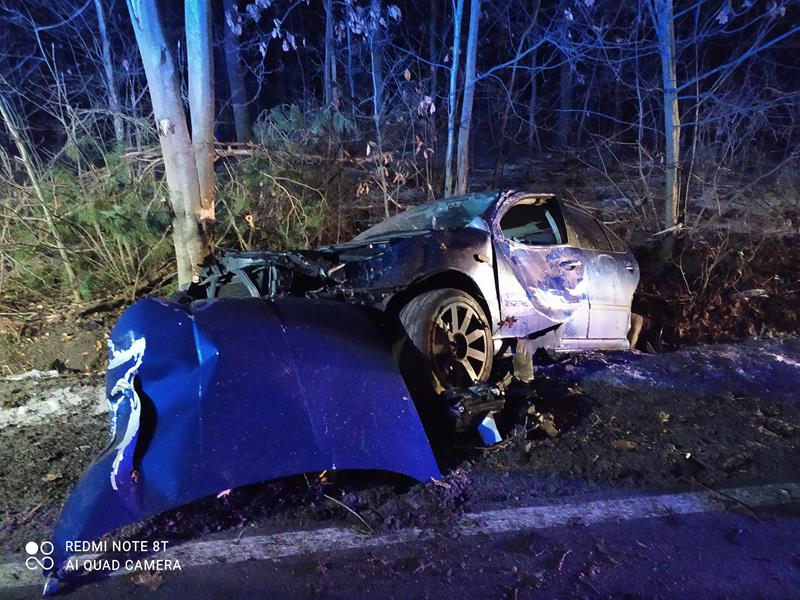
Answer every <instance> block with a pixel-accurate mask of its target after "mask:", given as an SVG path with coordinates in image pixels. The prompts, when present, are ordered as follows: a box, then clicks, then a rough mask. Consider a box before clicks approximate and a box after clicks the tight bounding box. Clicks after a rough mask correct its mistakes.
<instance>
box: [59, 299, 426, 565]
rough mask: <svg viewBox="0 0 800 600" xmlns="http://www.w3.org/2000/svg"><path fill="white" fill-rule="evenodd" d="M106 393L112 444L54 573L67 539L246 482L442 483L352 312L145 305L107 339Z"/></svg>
mask: <svg viewBox="0 0 800 600" xmlns="http://www.w3.org/2000/svg"><path fill="white" fill-rule="evenodd" d="M234 324H235V327H234V330H235V333H234V334H232V325H234ZM106 392H107V397H108V401H109V419H110V426H111V440H110V443H109V445H108V447H107V448H106V449H105V451H104V452H103V453H102V454H101V455H100V457H99V458H98V459H97V460H96V461H95V462H94V463H93V464H92V466H91V467H90V468H89V469H88V470H87V471H86V473H85V474H84V475H83V476H82V477H81V479H80V480H79V482H78V483H77V485H76V486H75V489H74V490H73V492H72V495H71V496H70V498H69V499H68V501H67V503H66V505H65V506H64V509H63V511H62V514H61V517H60V519H59V522H58V524H57V526H56V529H55V532H54V535H53V540H52V541H53V544H54V554H53V559H54V561H55V569H54V570H55V571H56V572H57V571H58V569H59V568H60V566H61V565H62V564H63V563H64V561H65V560H66V559H67V558H68V557H67V552H66V542H68V541H70V540H92V539H95V538H97V537H99V536H101V535H103V534H104V533H106V532H109V531H113V530H115V529H117V528H119V527H121V526H123V525H125V524H128V523H132V522H135V521H140V520H142V519H145V518H147V517H149V516H152V515H155V514H158V513H160V512H163V511H165V510H168V509H171V508H175V507H178V506H180V505H183V504H186V503H188V502H191V501H193V500H196V499H198V498H202V497H205V496H208V495H211V494H216V493H218V492H220V491H222V490H226V489H230V488H233V487H237V486H241V485H246V484H250V483H256V482H259V481H263V480H266V479H272V478H276V477H283V476H287V475H294V474H299V473H306V472H314V471H323V470H326V469H369V470H386V471H394V472H397V473H401V474H405V475H408V476H410V477H413V478H416V479H419V480H421V481H427V480H429V479H430V478H438V477H439V471H438V468H437V466H436V461H435V460H434V457H433V453H432V451H431V448H430V445H429V443H428V440H427V437H426V436H425V432H424V430H423V427H422V424H421V423H420V420H419V417H418V416H417V412H416V409H415V407H414V404H413V402H412V400H411V397H410V394H409V392H408V390H407V389H406V387H405V384H404V383H403V380H402V378H401V376H400V374H399V373H398V371H397V367H396V366H395V364H394V362H393V360H392V356H391V353H390V352H389V350H388V349H387V347H386V343H385V341H384V339H383V337H382V336H381V334H380V333H379V331H378V329H377V328H376V326H375V325H374V323H373V322H372V321H371V319H370V318H369V316H368V315H367V314H366V313H365V311H364V310H363V309H359V308H357V307H352V306H348V305H345V304H342V303H334V302H326V301H309V300H299V299H295V298H285V299H281V300H277V301H275V302H264V301H261V300H256V299H236V300H233V299H228V300H225V299H219V300H206V301H200V302H194V303H192V304H191V305H190V306H187V305H182V304H177V303H173V302H165V301H161V300H154V299H147V300H141V301H139V302H137V303H136V304H134V305H133V306H132V307H131V308H129V309H128V310H127V311H125V313H123V315H122V317H121V318H120V320H119V322H118V323H117V325H116V326H115V327H114V329H113V330H112V332H111V335H110V340H109V363H108V372H107V380H106ZM62 575H63V573H62Z"/></svg>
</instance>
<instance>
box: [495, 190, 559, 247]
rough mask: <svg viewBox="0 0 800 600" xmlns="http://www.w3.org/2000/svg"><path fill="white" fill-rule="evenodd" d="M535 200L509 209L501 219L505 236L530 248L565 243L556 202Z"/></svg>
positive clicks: (501, 226)
mask: <svg viewBox="0 0 800 600" xmlns="http://www.w3.org/2000/svg"><path fill="white" fill-rule="evenodd" d="M549 200H550V199H547V200H544V199H540V198H535V199H533V200H531V201H524V200H523V201H522V202H520V203H518V204H515V205H514V206H512V207H511V208H509V209H508V211H507V212H506V214H504V215H503V217H502V218H501V219H500V229H501V231H502V232H503V235H504V236H505V237H506V238H508V239H509V240H512V241H514V242H517V243H518V244H527V245H530V246H552V245H556V244H563V243H565V238H566V236H565V235H564V227H563V224H562V219H561V214H560V213H559V212H557V205H556V204H555V201H552V202H550V201H549Z"/></svg>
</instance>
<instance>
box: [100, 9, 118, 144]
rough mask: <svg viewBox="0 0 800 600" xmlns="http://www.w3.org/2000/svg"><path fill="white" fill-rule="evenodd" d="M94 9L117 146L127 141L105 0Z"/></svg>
mask: <svg viewBox="0 0 800 600" xmlns="http://www.w3.org/2000/svg"><path fill="white" fill-rule="evenodd" d="M94 7H95V10H96V11H97V30H98V32H99V34H100V44H101V46H102V50H103V72H104V73H105V76H106V88H107V89H108V108H109V110H111V114H112V119H113V120H114V139H115V140H116V142H117V144H122V143H123V142H124V141H125V124H124V123H123V121H122V107H121V106H120V103H119V96H118V95H117V84H116V81H115V77H114V63H113V62H111V43H110V42H109V40H108V30H107V29H106V15H105V11H104V10H103V0H94Z"/></svg>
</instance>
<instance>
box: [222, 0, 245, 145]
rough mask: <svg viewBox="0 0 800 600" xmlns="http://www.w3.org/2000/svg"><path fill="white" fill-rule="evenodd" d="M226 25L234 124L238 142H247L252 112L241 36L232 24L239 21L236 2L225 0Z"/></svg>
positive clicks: (226, 46) (225, 39) (228, 74)
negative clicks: (240, 41) (242, 55)
mask: <svg viewBox="0 0 800 600" xmlns="http://www.w3.org/2000/svg"><path fill="white" fill-rule="evenodd" d="M224 7H225V21H226V23H225V25H224V30H225V33H224V37H223V48H224V51H225V67H226V71H227V73H226V74H227V76H228V88H229V90H230V95H231V98H230V101H231V107H232V109H233V122H234V126H235V127H236V141H238V142H246V141H247V140H249V139H250V135H251V130H250V125H251V121H250V110H249V108H248V107H249V103H248V98H247V86H246V84H245V79H244V70H243V69H242V58H241V51H242V50H241V44H240V43H239V36H238V35H237V34H236V33H235V32H234V28H233V27H232V24H233V23H235V22H237V21H238V10H239V9H238V8H237V7H236V0H224Z"/></svg>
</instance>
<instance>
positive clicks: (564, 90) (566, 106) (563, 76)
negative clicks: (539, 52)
mask: <svg viewBox="0 0 800 600" xmlns="http://www.w3.org/2000/svg"><path fill="white" fill-rule="evenodd" d="M570 71H571V69H570V66H569V56H567V54H566V53H564V60H563V62H562V63H561V68H560V69H559V75H560V76H559V79H560V82H559V89H560V93H559V99H558V139H557V140H556V143H557V146H558V148H559V150H566V149H567V147H568V146H569V123H570V121H571V117H572V115H571V113H570V110H571V109H572V82H571V81H570V79H571V78H570Z"/></svg>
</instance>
